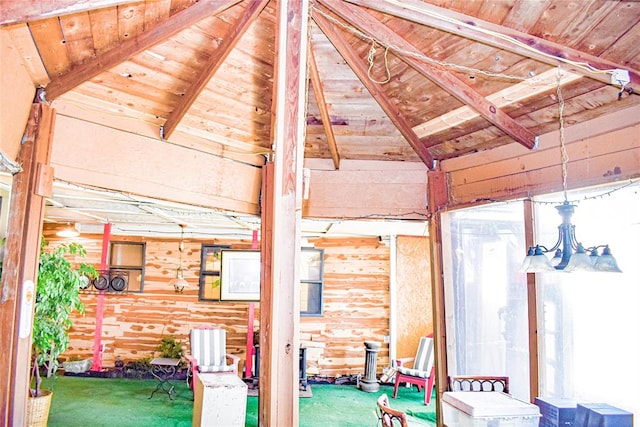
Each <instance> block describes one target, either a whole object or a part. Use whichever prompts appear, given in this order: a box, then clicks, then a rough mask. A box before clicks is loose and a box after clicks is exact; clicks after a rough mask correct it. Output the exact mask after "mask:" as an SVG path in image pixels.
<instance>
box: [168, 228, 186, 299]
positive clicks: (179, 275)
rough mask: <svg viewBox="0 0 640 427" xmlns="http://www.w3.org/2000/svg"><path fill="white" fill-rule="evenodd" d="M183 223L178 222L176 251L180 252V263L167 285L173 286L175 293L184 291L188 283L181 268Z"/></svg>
mask: <svg viewBox="0 0 640 427" xmlns="http://www.w3.org/2000/svg"><path fill="white" fill-rule="evenodd" d="M184 227H185V225H184V224H180V245H179V246H178V251H179V252H180V264H179V265H178V268H177V269H176V277H174V278H173V279H171V280H170V281H169V286H173V290H174V291H175V292H176V293H177V294H181V293H182V291H184V288H185V286H187V285H188V284H189V283H188V282H187V281H186V280H185V279H184V273H183V270H182V252H183V251H184Z"/></svg>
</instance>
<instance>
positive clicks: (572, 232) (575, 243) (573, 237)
mask: <svg viewBox="0 0 640 427" xmlns="http://www.w3.org/2000/svg"><path fill="white" fill-rule="evenodd" d="M569 236H571V239H570V241H571V248H572V249H573V250H574V251H575V250H578V245H579V244H580V242H578V239H577V238H576V226H575V225H573V224H571V228H570V229H569Z"/></svg>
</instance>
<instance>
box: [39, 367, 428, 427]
mask: <svg viewBox="0 0 640 427" xmlns="http://www.w3.org/2000/svg"><path fill="white" fill-rule="evenodd" d="M51 385H53V391H54V393H53V401H52V406H51V413H50V415H49V426H50V427H74V426H78V427H80V426H82V427H85V426H92V427H100V426H105V427H107V426H119V427H127V426H131V427H144V426H154V427H156V426H166V427H169V426H190V425H191V418H192V410H193V395H192V393H191V390H190V389H189V388H188V387H187V385H186V384H185V382H184V381H177V382H176V383H175V386H176V395H175V396H174V400H169V398H168V396H167V395H166V394H165V393H160V392H157V393H156V394H155V395H154V396H153V398H152V399H149V395H150V394H151V392H152V391H153V390H154V389H155V385H156V382H155V381H153V380H131V379H106V378H82V377H65V376H58V377H56V378H55V379H54V380H53V381H52V380H48V381H47V382H45V386H46V388H51V387H50V386H51ZM311 387H312V392H313V397H311V398H301V399H300V400H299V402H300V426H302V427H322V426H340V427H350V426H353V427H361V426H372V427H373V426H376V421H377V419H376V415H375V413H374V411H375V407H376V400H377V398H378V396H380V395H381V394H382V393H387V395H389V397H391V395H393V387H391V386H388V385H383V386H381V387H380V391H379V392H377V393H365V392H363V391H360V390H358V389H357V388H356V386H354V385H332V384H312V385H311ZM390 400H391V406H392V407H393V408H397V409H400V410H403V411H405V412H407V413H408V414H410V415H413V416H415V417H419V418H422V419H425V420H429V421H432V423H431V424H432V425H434V426H435V403H434V400H433V399H432V401H431V404H430V405H428V406H425V405H424V404H423V396H422V393H418V391H417V390H416V389H415V388H413V389H407V388H404V387H403V388H401V389H400V390H399V391H398V398H397V399H390ZM257 413H258V398H257V397H248V398H247V413H246V424H245V425H246V426H252V427H254V426H257V425H258V414H257Z"/></svg>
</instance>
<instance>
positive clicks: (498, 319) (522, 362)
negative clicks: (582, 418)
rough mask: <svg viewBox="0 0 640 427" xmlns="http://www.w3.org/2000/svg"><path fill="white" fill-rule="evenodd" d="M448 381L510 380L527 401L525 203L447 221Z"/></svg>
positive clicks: (501, 205) (486, 208)
mask: <svg viewBox="0 0 640 427" xmlns="http://www.w3.org/2000/svg"><path fill="white" fill-rule="evenodd" d="M442 218H443V236H442V244H443V265H444V273H445V274H444V277H445V310H446V316H447V326H446V327H447V331H446V332H447V345H448V348H447V361H448V365H449V372H448V374H449V375H451V376H455V375H498V376H508V377H509V388H510V390H511V393H512V394H513V395H514V396H515V397H518V398H520V399H522V400H526V401H528V400H529V374H528V372H529V344H528V337H529V335H528V334H529V331H528V314H527V310H528V306H527V284H526V276H525V275H524V274H519V273H518V271H519V268H520V266H521V264H522V259H523V258H524V248H525V242H524V222H523V206H522V203H518V202H514V203H492V204H490V205H487V206H482V207H475V208H471V209H464V210H456V211H452V212H449V213H446V214H443V216H442Z"/></svg>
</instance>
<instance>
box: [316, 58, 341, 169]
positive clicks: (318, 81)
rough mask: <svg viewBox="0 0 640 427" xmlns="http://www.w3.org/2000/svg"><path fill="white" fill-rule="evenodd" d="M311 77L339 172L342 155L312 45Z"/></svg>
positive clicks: (323, 124)
mask: <svg viewBox="0 0 640 427" xmlns="http://www.w3.org/2000/svg"><path fill="white" fill-rule="evenodd" d="M309 77H310V78H311V86H312V87H313V93H314V94H315V96H316V104H317V105H318V110H319V111H320V117H321V118H322V127H323V128H324V132H325V134H326V136H327V144H328V145H329V152H330V153H331V159H332V160H333V166H334V167H335V168H336V170H338V169H340V154H339V153H338V146H337V144H336V137H335V135H334V133H333V128H332V127H331V117H330V116H329V110H328V108H327V101H326V99H325V97H324V88H323V85H322V80H321V79H320V73H319V72H318V65H317V64H316V58H315V54H314V52H313V46H311V45H309Z"/></svg>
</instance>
